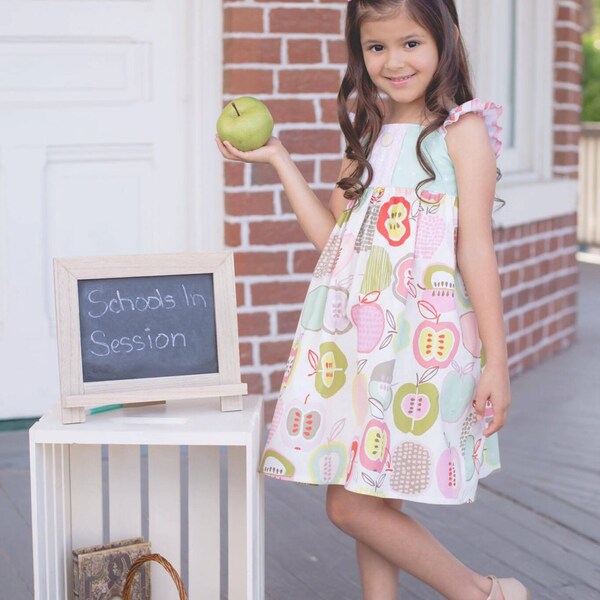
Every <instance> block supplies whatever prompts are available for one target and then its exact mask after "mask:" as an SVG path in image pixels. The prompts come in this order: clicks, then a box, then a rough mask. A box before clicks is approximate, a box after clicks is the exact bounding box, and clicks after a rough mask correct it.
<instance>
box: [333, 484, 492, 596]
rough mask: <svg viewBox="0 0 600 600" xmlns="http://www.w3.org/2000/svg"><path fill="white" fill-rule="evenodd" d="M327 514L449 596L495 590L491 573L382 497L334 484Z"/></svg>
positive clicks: (404, 568) (393, 561)
mask: <svg viewBox="0 0 600 600" xmlns="http://www.w3.org/2000/svg"><path fill="white" fill-rule="evenodd" d="M327 515H328V516H329V518H330V519H331V521H332V522H333V524H334V525H335V526H336V527H338V528H339V529H341V530H342V531H344V532H345V533H347V534H348V535H350V536H352V537H353V538H355V539H357V540H360V541H361V542H363V543H364V544H367V545H368V546H370V547H371V548H372V549H373V550H375V551H376V552H378V553H379V554H381V556H383V557H384V558H386V559H387V560H388V561H389V562H390V563H392V564H394V565H396V566H397V567H399V568H400V569H402V570H404V571H406V572H407V573H410V574H411V575H413V576H414V577H417V578H418V579H420V580H421V581H423V582H424V583H426V584H427V585H429V586H431V587H432V588H433V589H435V590H437V591H438V592H439V593H440V594H442V595H443V596H445V597H446V598H448V600H485V599H486V598H487V596H488V594H489V592H490V589H491V586H492V584H491V581H490V580H489V579H488V578H487V577H485V576H484V575H479V574H478V573H476V572H474V571H472V570H471V569H469V568H468V567H467V566H466V565H465V564H463V563H462V562H460V561H459V560H458V559H457V558H456V557H455V556H454V555H453V554H452V553H450V552H449V551H448V550H447V549H446V548H444V546H443V545H442V544H440V542H439V541H438V540H436V539H435V537H433V535H432V534H431V533H430V532H429V531H428V530H427V529H426V528H425V527H423V526H422V525H421V524H420V523H418V522H417V521H415V520H414V519H412V518H411V517H409V516H408V515H406V514H405V513H403V512H400V511H398V510H396V509H395V508H392V507H391V506H390V505H389V504H388V503H387V502H385V501H384V500H383V499H382V498H377V497H375V496H367V495H365V494H357V493H355V492H350V491H348V490H346V489H345V488H344V486H342V485H329V486H328V488H327ZM498 600H503V598H502V596H500V598H498Z"/></svg>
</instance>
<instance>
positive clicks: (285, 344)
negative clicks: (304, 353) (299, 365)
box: [260, 339, 292, 365]
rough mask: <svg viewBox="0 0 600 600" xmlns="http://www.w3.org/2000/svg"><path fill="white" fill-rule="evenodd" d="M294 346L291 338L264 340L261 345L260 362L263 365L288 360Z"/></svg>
mask: <svg viewBox="0 0 600 600" xmlns="http://www.w3.org/2000/svg"><path fill="white" fill-rule="evenodd" d="M291 347H292V340H291V339H290V340H289V341H288V340H285V341H282V342H263V343H262V344H261V345H260V362H261V364H263V365H274V364H277V363H283V362H285V361H286V360H287V358H288V355H289V353H290V348H291Z"/></svg>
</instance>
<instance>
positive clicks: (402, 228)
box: [377, 196, 410, 246]
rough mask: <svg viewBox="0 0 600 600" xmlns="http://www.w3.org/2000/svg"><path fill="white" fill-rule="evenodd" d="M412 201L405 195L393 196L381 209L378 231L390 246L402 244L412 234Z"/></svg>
mask: <svg viewBox="0 0 600 600" xmlns="http://www.w3.org/2000/svg"><path fill="white" fill-rule="evenodd" d="M409 216H410V203H409V202H408V200H407V199H406V198H404V197H403V196H393V197H392V198H390V199H389V200H388V201H387V202H385V203H384V204H383V205H382V207H381V210H380V211H379V218H378V220H377V231H379V233H381V235H382V236H383V237H384V238H385V239H386V240H387V241H388V243H389V244H390V246H401V245H402V244H403V243H404V242H405V241H406V240H407V239H408V237H409V236H410V220H409Z"/></svg>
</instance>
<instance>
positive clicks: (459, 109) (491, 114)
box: [440, 98, 503, 158]
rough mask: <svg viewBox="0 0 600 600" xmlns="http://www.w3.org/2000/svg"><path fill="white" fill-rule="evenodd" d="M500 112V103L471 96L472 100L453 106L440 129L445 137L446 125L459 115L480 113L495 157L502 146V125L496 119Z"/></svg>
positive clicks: (456, 119)
mask: <svg viewBox="0 0 600 600" xmlns="http://www.w3.org/2000/svg"><path fill="white" fill-rule="evenodd" d="M502 112H503V107H502V105H500V104H496V103H494V102H484V101H483V100H481V99H480V98H473V99H472V100H468V101H467V102H464V103H463V104H460V105H459V106H456V107H454V108H453V109H452V110H451V111H450V113H449V114H448V117H447V119H446V120H445V121H444V124H443V125H442V126H441V127H440V131H441V133H442V135H443V136H444V137H445V136H446V128H447V127H448V125H450V124H451V123H455V122H456V121H458V119H460V117H461V115H465V114H467V113H475V114H478V115H482V116H483V118H484V121H485V125H486V127H487V131H488V135H489V136H490V141H491V142H492V148H493V149H494V154H495V155H496V158H498V156H499V155H500V149H501V148H502V139H501V137H500V132H501V131H502V127H500V125H498V119H499V117H500V115H501V114H502Z"/></svg>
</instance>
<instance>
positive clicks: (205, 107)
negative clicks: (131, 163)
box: [186, 0, 225, 252]
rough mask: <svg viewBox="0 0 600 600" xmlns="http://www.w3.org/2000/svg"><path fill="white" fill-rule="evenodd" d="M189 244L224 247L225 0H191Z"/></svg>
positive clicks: (208, 248) (200, 248)
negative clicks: (220, 128) (220, 142)
mask: <svg viewBox="0 0 600 600" xmlns="http://www.w3.org/2000/svg"><path fill="white" fill-rule="evenodd" d="M186 26H187V28H188V40H189V41H188V56H187V62H188V69H187V72H188V82H189V84H188V85H189V88H188V103H189V114H188V122H189V125H190V128H189V133H188V135H189V139H188V148H189V152H188V156H189V159H188V161H189V162H188V172H189V174H190V184H189V185H190V189H189V193H188V197H189V199H190V205H189V216H190V219H189V225H188V250H190V251H192V252H198V251H219V250H222V249H223V248H224V246H225V241H224V228H225V225H224V216H225V197H224V184H225V181H224V180H225V174H224V161H223V157H222V156H221V154H220V152H219V150H218V148H217V145H216V144H215V140H214V137H215V133H216V122H217V119H218V118H219V115H220V114H221V110H222V108H221V106H222V98H223V95H222V92H223V5H222V2H221V0H192V1H191V2H190V3H189V4H188V23H187V25H186Z"/></svg>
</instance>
